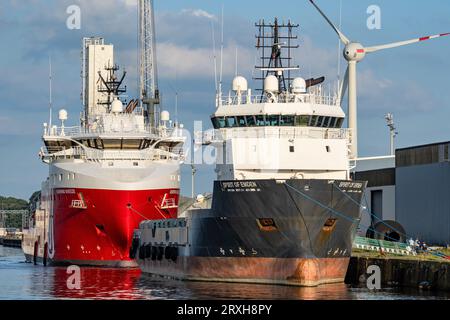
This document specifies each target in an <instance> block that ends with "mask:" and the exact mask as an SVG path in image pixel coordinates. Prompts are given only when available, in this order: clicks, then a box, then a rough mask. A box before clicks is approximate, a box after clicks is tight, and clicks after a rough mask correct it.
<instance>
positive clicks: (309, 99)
mask: <svg viewBox="0 0 450 320" xmlns="http://www.w3.org/2000/svg"><path fill="white" fill-rule="evenodd" d="M256 103H309V104H313V105H330V106H335V105H338V104H339V100H338V98H337V96H336V95H332V94H320V93H319V94H317V93H305V94H297V95H294V94H281V95H277V96H271V97H269V96H268V95H265V94H264V95H233V96H232V95H229V96H223V97H221V98H220V99H219V105H224V106H239V105H243V104H256Z"/></svg>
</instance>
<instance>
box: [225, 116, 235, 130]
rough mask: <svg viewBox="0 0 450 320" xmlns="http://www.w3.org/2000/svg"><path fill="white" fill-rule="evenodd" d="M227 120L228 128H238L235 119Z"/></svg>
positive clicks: (228, 118)
mask: <svg viewBox="0 0 450 320" xmlns="http://www.w3.org/2000/svg"><path fill="white" fill-rule="evenodd" d="M226 120H227V121H226V127H227V128H233V127H237V121H236V118H235V117H227V118H226Z"/></svg>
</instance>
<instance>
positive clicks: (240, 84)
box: [232, 76, 248, 92]
mask: <svg viewBox="0 0 450 320" xmlns="http://www.w3.org/2000/svg"><path fill="white" fill-rule="evenodd" d="M232 86H233V91H236V92H241V91H247V89H248V84H247V79H245V78H244V77H241V76H237V77H235V78H234V79H233V85H232Z"/></svg>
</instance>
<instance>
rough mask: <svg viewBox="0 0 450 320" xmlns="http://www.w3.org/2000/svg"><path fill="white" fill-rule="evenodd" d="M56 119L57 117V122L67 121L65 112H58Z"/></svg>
mask: <svg viewBox="0 0 450 320" xmlns="http://www.w3.org/2000/svg"><path fill="white" fill-rule="evenodd" d="M58 117H59V120H61V121H65V120H67V111H66V110H65V109H61V110H59V114H58Z"/></svg>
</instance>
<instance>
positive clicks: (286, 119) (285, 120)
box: [280, 116, 294, 127]
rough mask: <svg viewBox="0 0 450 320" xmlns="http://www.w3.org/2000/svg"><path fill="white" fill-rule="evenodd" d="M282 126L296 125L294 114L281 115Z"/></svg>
mask: <svg viewBox="0 0 450 320" xmlns="http://www.w3.org/2000/svg"><path fill="white" fill-rule="evenodd" d="M280 126H286V127H292V126H294V116H281V119H280Z"/></svg>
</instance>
